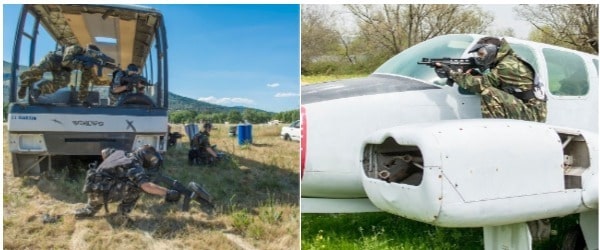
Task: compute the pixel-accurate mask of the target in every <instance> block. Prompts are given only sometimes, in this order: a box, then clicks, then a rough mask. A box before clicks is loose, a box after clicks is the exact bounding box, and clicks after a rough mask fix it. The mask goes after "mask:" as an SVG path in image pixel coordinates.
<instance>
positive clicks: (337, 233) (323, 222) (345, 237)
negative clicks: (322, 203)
mask: <svg viewBox="0 0 600 250" xmlns="http://www.w3.org/2000/svg"><path fill="white" fill-rule="evenodd" d="M482 235H483V233H482V229H480V228H467V229H449V228H440V227H435V226H431V225H427V224H424V223H420V222H417V221H413V220H408V219H404V218H402V217H398V216H395V215H391V214H388V213H363V214H332V215H322V214H303V215H302V237H301V239H302V249H357V250H358V249H481V248H482V246H483V237H482Z"/></svg>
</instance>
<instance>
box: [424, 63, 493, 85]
mask: <svg viewBox="0 0 600 250" xmlns="http://www.w3.org/2000/svg"><path fill="white" fill-rule="evenodd" d="M436 63H441V64H444V65H447V66H448V67H450V69H452V70H454V71H460V72H467V70H469V69H473V70H472V71H471V74H473V75H481V72H480V71H479V65H477V64H476V63H475V57H469V58H449V57H444V58H423V59H422V60H421V61H420V62H417V64H423V65H428V66H429V67H432V68H434V69H435V73H436V74H437V76H438V77H439V78H447V79H448V80H447V81H446V84H448V86H452V85H454V80H452V79H450V78H448V75H447V72H446V70H444V68H442V67H438V66H436Z"/></svg>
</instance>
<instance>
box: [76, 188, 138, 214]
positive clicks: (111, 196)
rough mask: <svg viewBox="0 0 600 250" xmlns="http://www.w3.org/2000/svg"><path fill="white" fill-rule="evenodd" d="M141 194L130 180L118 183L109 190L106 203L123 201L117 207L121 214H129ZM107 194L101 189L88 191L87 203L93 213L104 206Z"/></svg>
mask: <svg viewBox="0 0 600 250" xmlns="http://www.w3.org/2000/svg"><path fill="white" fill-rule="evenodd" d="M140 196H141V190H140V189H139V188H138V187H136V186H135V185H134V184H133V183H130V182H127V183H125V182H120V183H116V184H115V185H114V186H113V187H112V188H111V189H110V191H109V192H108V199H107V201H106V203H112V202H119V201H120V202H121V203H120V204H119V207H118V209H117V212H119V213H120V214H124V215H126V214H129V213H130V212H131V210H133V207H134V206H135V203H136V202H137V200H138V199H139V198H140ZM104 199H105V194H104V193H103V192H101V191H92V192H89V193H88V203H87V205H86V207H87V208H89V209H90V210H91V211H92V212H93V213H96V212H98V210H100V209H101V208H102V206H104V203H105V201H104Z"/></svg>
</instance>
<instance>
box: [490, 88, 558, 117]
mask: <svg viewBox="0 0 600 250" xmlns="http://www.w3.org/2000/svg"><path fill="white" fill-rule="evenodd" d="M480 94H481V114H482V116H483V118H505V119H517V120H525V121H535V122H545V121H546V114H547V109H546V102H545V101H540V100H538V99H536V98H533V99H531V100H529V101H528V102H523V101H522V100H521V99H519V98H517V97H515V96H514V95H511V94H509V93H507V92H505V91H502V90H500V89H497V88H494V87H488V88H485V89H484V90H483V91H482V92H481V93H480Z"/></svg>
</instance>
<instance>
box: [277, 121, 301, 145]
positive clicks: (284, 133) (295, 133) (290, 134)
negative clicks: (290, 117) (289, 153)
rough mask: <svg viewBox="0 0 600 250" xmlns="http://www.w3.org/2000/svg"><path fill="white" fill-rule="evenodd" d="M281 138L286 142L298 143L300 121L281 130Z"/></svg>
mask: <svg viewBox="0 0 600 250" xmlns="http://www.w3.org/2000/svg"><path fill="white" fill-rule="evenodd" d="M281 138H282V139H284V140H286V141H287V140H292V141H300V120H297V121H295V122H293V123H292V124H290V125H289V126H285V127H283V128H281Z"/></svg>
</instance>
